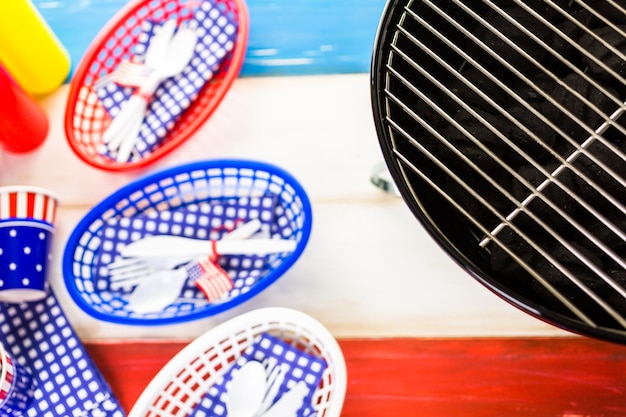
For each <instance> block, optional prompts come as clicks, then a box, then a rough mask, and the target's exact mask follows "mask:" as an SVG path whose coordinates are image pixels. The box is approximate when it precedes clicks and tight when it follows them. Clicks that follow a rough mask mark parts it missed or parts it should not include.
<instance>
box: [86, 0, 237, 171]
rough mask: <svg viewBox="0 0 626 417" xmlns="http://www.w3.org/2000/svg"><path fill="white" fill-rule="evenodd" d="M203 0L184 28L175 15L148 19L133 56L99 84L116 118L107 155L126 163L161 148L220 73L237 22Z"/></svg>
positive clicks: (106, 136) (105, 142)
mask: <svg viewBox="0 0 626 417" xmlns="http://www.w3.org/2000/svg"><path fill="white" fill-rule="evenodd" d="M199 4H200V7H199V8H198V9H197V10H196V11H195V13H194V15H193V18H192V19H189V20H186V21H184V22H183V23H182V24H181V25H180V26H179V27H178V28H177V26H176V25H177V24H176V20H175V19H173V18H171V19H170V20H167V21H165V23H163V24H162V25H159V24H158V23H156V22H154V21H150V20H145V21H143V22H142V25H141V26H142V32H143V34H144V36H143V37H141V38H140V40H139V41H138V43H137V45H135V48H134V49H135V51H136V52H135V54H136V55H135V56H134V57H133V59H132V60H128V59H127V60H125V61H122V62H121V63H120V65H119V66H118V67H117V68H115V70H114V71H113V72H111V73H109V74H108V75H106V76H104V77H102V78H101V79H100V80H98V82H97V83H96V94H97V96H98V98H99V99H100V101H101V103H102V105H103V106H104V108H105V109H106V110H107V112H108V113H109V115H110V116H111V117H112V121H111V123H110V124H109V126H107V127H106V128H105V131H104V133H103V135H102V146H101V147H100V149H99V152H100V153H101V154H102V155H106V156H107V157H109V158H111V159H114V160H115V161H116V162H118V163H122V164H124V163H127V162H131V161H136V160H137V159H141V158H143V157H145V156H147V154H149V153H151V152H152V151H154V150H156V148H157V147H159V144H160V143H161V141H163V140H164V139H165V138H166V136H167V135H168V132H169V131H170V130H172V129H174V126H175V125H176V123H177V121H178V118H179V117H181V116H182V115H183V113H184V112H185V110H186V109H187V108H188V107H190V106H191V105H192V103H193V102H194V100H196V98H197V97H198V95H199V94H200V93H201V89H202V88H203V86H204V84H205V83H206V82H207V81H208V80H210V79H211V78H212V77H213V75H214V74H215V73H216V72H218V71H219V68H220V65H221V62H222V60H224V59H225V58H226V56H227V54H228V53H229V52H230V51H231V50H232V49H233V47H234V43H235V36H236V33H237V26H236V24H235V22H233V21H232V16H229V15H228V13H226V12H225V11H223V10H221V9H220V8H219V7H216V6H215V5H213V4H212V3H211V2H210V1H203V2H201V3H199ZM222 13H225V14H224V15H222ZM145 38H147V39H148V40H147V41H145V40H144V39H145ZM142 50H143V52H142ZM142 61H143V62H142Z"/></svg>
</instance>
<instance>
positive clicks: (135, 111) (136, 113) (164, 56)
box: [103, 20, 197, 162]
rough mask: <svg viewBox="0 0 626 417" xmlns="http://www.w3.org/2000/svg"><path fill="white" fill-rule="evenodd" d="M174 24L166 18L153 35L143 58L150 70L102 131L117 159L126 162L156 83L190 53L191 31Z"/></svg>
mask: <svg viewBox="0 0 626 417" xmlns="http://www.w3.org/2000/svg"><path fill="white" fill-rule="evenodd" d="M174 28H175V21H172V20H170V21H167V22H166V23H165V24H164V25H163V26H162V27H161V30H160V31H159V32H157V34H156V35H155V36H154V38H153V40H152V42H151V43H150V46H149V47H148V50H147V52H146V62H145V66H146V67H147V68H148V69H150V70H151V72H149V74H148V75H147V77H146V79H145V81H144V82H143V83H142V84H141V85H140V86H139V88H138V89H137V91H136V92H135V93H134V94H133V95H132V96H131V97H130V99H129V100H128V101H127V102H125V103H124V105H123V106H122V108H121V109H120V111H119V113H118V114H117V116H115V118H114V119H113V122H112V123H111V125H109V128H108V129H107V130H106V131H105V133H104V136H103V141H104V143H105V144H106V145H107V147H108V148H109V150H117V155H116V159H117V161H118V162H126V161H128V159H129V158H130V155H131V152H132V150H133V147H134V146H135V142H136V141H137V138H138V135H139V130H140V129H141V125H142V123H143V120H144V117H145V115H146V110H147V108H148V105H149V103H150V102H151V101H152V98H153V95H154V92H155V91H156V89H157V87H158V86H159V85H160V84H161V83H162V82H163V81H164V80H166V79H167V78H170V77H173V76H175V75H177V74H179V73H181V72H182V71H183V70H184V69H185V67H186V66H187V65H188V64H189V60H190V59H191V57H192V55H193V52H194V48H195V46H196V41H197V36H196V33H195V31H194V30H192V29H189V28H180V29H178V31H177V32H176V33H175V34H174V33H173V32H174Z"/></svg>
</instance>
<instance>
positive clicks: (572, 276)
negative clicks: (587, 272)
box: [386, 63, 626, 329]
mask: <svg viewBox="0 0 626 417" xmlns="http://www.w3.org/2000/svg"><path fill="white" fill-rule="evenodd" d="M415 65H416V66H419V65H418V64H416V63H415ZM388 69H389V71H390V74H393V75H394V76H396V77H398V79H399V80H400V81H402V82H403V83H405V85H406V86H407V87H408V88H410V89H412V90H413V91H414V92H415V93H416V94H418V95H419V96H420V98H422V99H423V100H425V101H428V102H429V105H431V106H432V108H433V109H435V110H436V111H438V112H439V113H440V114H441V115H442V116H444V117H446V118H449V116H448V115H446V114H445V112H444V111H443V110H442V109H441V108H440V107H438V106H437V105H436V104H435V103H433V102H432V101H430V100H429V99H428V97H427V96H426V95H424V94H423V93H422V92H421V91H419V90H418V89H417V88H415V87H414V86H413V85H412V84H411V83H410V82H409V81H408V80H406V79H405V78H403V77H402V76H401V75H400V74H398V73H397V72H396V71H395V70H394V69H393V68H388ZM442 88H443V87H442ZM386 94H387V95H388V97H390V98H392V99H394V100H395V101H396V103H397V104H401V102H399V101H397V99H395V98H394V97H393V95H392V94H391V93H390V92H386ZM405 110H406V111H409V112H410V113H411V117H413V118H414V119H415V120H416V121H417V122H419V123H420V124H421V125H422V126H423V127H425V128H427V129H428V130H429V131H430V133H431V134H433V135H434V136H435V137H436V138H437V139H438V140H439V141H441V143H443V144H444V145H445V146H447V147H448V148H449V149H451V150H452V151H453V152H455V153H457V155H459V157H460V158H461V159H463V160H464V162H465V163H467V164H468V165H470V166H471V167H472V168H473V169H474V170H475V172H477V173H478V174H480V175H481V176H483V177H484V178H485V179H486V180H487V181H488V182H490V183H491V184H492V185H493V186H494V188H496V189H498V191H500V192H501V193H503V194H505V195H507V196H508V197H509V198H510V199H511V200H515V199H514V197H513V196H511V195H510V193H509V192H508V191H506V190H505V189H503V188H502V187H501V186H500V185H499V184H498V183H497V182H496V181H495V180H494V179H493V178H491V177H490V176H489V175H488V174H487V173H485V172H484V171H483V170H482V169H480V168H479V167H478V166H476V164H474V163H473V162H472V161H470V160H469V159H468V158H467V157H466V156H465V155H464V154H463V153H462V152H460V151H459V150H458V149H457V148H456V147H455V146H454V145H453V144H451V143H450V142H449V141H448V140H446V139H445V138H444V137H443V136H442V135H441V134H440V133H439V132H437V131H435V130H433V129H432V127H431V126H429V125H428V124H427V123H425V122H424V121H423V119H421V118H420V117H419V116H417V115H416V114H415V113H413V112H412V111H410V109H405ZM448 121H449V122H450V123H453V124H455V125H458V124H457V123H456V122H455V121H454V120H452V119H448ZM388 123H389V124H390V125H392V126H394V127H395V128H396V129H398V130H399V126H398V125H397V124H395V123H394V122H393V120H391V119H388ZM458 127H459V129H461V130H463V131H464V133H465V134H466V135H467V136H468V138H470V139H471V140H473V141H474V142H475V143H476V144H477V146H480V147H481V148H483V150H484V151H485V152H486V153H488V154H490V156H492V157H495V155H493V153H491V151H490V150H489V149H487V148H485V147H484V146H483V145H482V144H481V143H480V141H478V139H476V138H475V137H473V136H472V135H471V134H470V133H469V132H467V131H466V130H465V129H464V128H463V127H462V126H460V125H458ZM405 138H406V139H408V140H409V141H410V142H411V143H412V144H413V145H414V146H416V147H417V148H419V149H420V151H421V152H422V153H424V154H425V155H426V156H427V157H428V158H429V159H430V160H432V161H433V162H435V163H436V164H437V165H438V166H439V168H441V169H442V170H444V171H445V172H446V174H448V175H449V176H450V177H451V178H453V179H454V180H455V181H456V182H457V183H458V184H459V185H461V186H462V187H463V188H464V189H465V190H466V191H467V192H468V193H470V194H472V195H473V196H474V197H475V198H476V199H477V200H479V201H481V203H482V204H483V205H484V206H485V207H486V208H487V209H489V210H490V211H491V212H492V213H494V214H495V215H496V216H498V217H500V218H501V220H502V221H503V222H504V221H506V219H505V218H504V217H502V215H501V213H499V212H498V210H497V209H496V208H494V207H493V206H492V205H491V204H490V203H489V202H488V201H486V200H485V199H484V198H483V197H482V196H480V195H478V194H477V193H476V191H475V190H473V189H472V187H471V186H469V185H468V184H467V183H466V182H465V181H463V180H462V179H461V178H460V177H459V176H458V175H456V174H455V173H454V172H452V171H451V170H450V169H449V168H448V167H447V166H446V165H445V163H443V162H442V161H440V160H439V159H438V158H437V157H435V156H433V154H432V153H431V152H429V151H428V150H426V149H425V148H424V147H423V146H421V145H420V144H419V143H418V142H416V141H415V140H414V139H412V138H411V137H410V136H408V135H405ZM495 159H497V157H495ZM504 167H505V168H506V169H509V167H506V166H504ZM512 174H515V173H514V172H513V173H512ZM515 175H516V174H515ZM521 179H522V180H523V178H521ZM438 190H439V188H438ZM442 196H443V197H444V198H446V199H450V197H449V195H448V194H447V193H445V192H444V193H443V195H442ZM540 197H541V198H543V196H542V195H540ZM453 204H454V206H455V207H457V208H459V205H458V204H457V203H456V202H454V203H453ZM461 211H462V212H463V213H467V212H466V211H465V210H464V209H462V208H461ZM529 215H530V216H531V217H533V219H534V220H535V221H537V222H538V223H540V224H542V226H543V227H545V228H546V229H548V230H551V228H550V227H549V226H548V225H547V224H546V223H545V222H543V221H542V220H541V219H539V218H537V217H536V216H535V215H534V214H533V213H529ZM468 219H470V220H472V222H473V223H474V222H475V220H474V219H473V217H472V216H468ZM507 223H508V225H509V226H510V227H512V228H513V229H514V230H515V231H516V232H517V233H518V234H519V235H520V236H522V237H523V239H524V240H525V241H526V242H527V243H528V244H529V245H530V246H532V247H533V248H534V249H535V250H537V252H539V253H540V254H541V255H542V256H544V257H545V258H546V259H547V260H549V261H550V262H551V263H552V264H553V265H555V266H556V267H557V268H558V269H559V270H560V271H561V272H562V273H563V274H564V275H566V276H567V277H568V278H569V279H570V280H571V281H572V282H573V283H575V284H576V285H577V286H578V287H579V288H580V289H581V290H583V291H584V292H585V293H586V294H587V295H588V296H589V297H590V298H592V299H593V300H594V301H595V302H596V303H597V304H598V305H600V306H602V308H603V309H604V310H605V311H606V312H607V313H608V314H610V315H611V316H612V317H613V318H614V319H615V320H616V321H617V322H618V323H620V325H622V326H623V327H624V328H625V329H626V319H625V318H624V317H622V316H621V315H620V314H619V313H618V312H616V311H615V310H614V309H613V308H612V307H611V306H610V305H608V304H607V303H606V302H605V301H604V300H603V299H602V298H601V297H599V296H598V295H597V294H595V293H594V292H593V291H592V290H591V289H590V288H589V287H588V286H586V285H585V284H584V283H582V282H581V281H580V280H579V279H578V278H577V277H576V276H575V274H574V273H573V272H571V271H569V270H568V269H567V268H565V267H564V266H562V265H561V264H560V262H558V261H557V260H556V259H555V258H553V257H552V256H551V255H549V254H548V253H547V252H546V251H545V250H544V249H543V248H541V246H540V245H537V244H536V243H535V242H534V240H533V239H532V238H530V237H529V236H527V235H526V234H525V233H524V232H522V231H521V230H520V229H518V228H517V227H516V226H515V225H514V224H512V223H509V222H507ZM480 229H481V230H483V231H484V229H485V227H484V226H483V225H480ZM552 232H553V233H554V234H555V236H556V233H555V232H554V231H552ZM559 241H560V243H561V244H563V245H564V246H565V247H567V248H568V249H569V250H570V251H571V252H572V253H574V254H575V255H576V256H577V257H578V258H579V259H580V260H581V261H583V262H584V263H585V264H586V265H587V266H589V267H590V268H591V269H592V270H594V272H596V273H597V274H598V275H600V276H601V277H602V278H603V279H604V280H605V281H606V282H607V283H608V284H609V285H611V286H612V287H614V288H615V289H616V290H617V291H619V292H620V293H621V294H622V296H623V297H625V298H626V291H625V290H624V289H623V288H621V287H620V286H619V284H617V283H616V282H615V281H613V280H612V279H611V278H610V277H609V276H608V275H606V274H605V273H604V272H603V271H602V270H600V269H598V268H596V267H595V266H594V265H593V263H592V262H591V261H590V260H589V259H588V258H586V257H585V256H584V255H582V254H581V253H580V252H578V251H577V250H575V249H574V248H573V247H572V246H571V245H570V244H569V243H568V242H567V241H566V240H564V239H562V238H560V237H559ZM606 249H607V250H609V251H610V249H608V248H606ZM506 250H507V251H508V248H506ZM620 261H621V260H620ZM546 288H548V287H546ZM548 289H549V288H548ZM570 310H571V309H570ZM571 311H572V312H574V310H571Z"/></svg>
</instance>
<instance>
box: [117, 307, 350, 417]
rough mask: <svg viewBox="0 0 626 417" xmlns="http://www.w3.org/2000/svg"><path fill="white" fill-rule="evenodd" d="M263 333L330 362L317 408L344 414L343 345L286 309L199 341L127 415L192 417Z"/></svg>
mask: <svg viewBox="0 0 626 417" xmlns="http://www.w3.org/2000/svg"><path fill="white" fill-rule="evenodd" d="M263 333H266V334H270V335H272V336H275V337H278V338H280V339H282V340H284V341H286V342H287V343H289V344H291V345H292V346H295V347H297V348H299V349H301V350H303V351H304V352H307V353H309V354H312V355H315V356H318V357H320V358H323V359H324V360H325V361H326V364H327V368H326V370H325V372H324V374H323V376H322V380H321V382H320V385H319V386H318V388H317V391H316V392H315V394H314V395H313V401H312V406H313V408H314V409H315V411H316V413H317V417H339V416H340V415H341V410H342V408H343V402H344V399H345V395H346V387H347V372H346V364H345V360H344V357H343V353H342V351H341V348H340V347H339V344H338V343H337V341H336V340H335V338H334V337H333V336H332V334H331V333H330V332H329V331H328V329H326V327H324V326H323V325H322V324H321V323H320V322H319V321H317V320H315V319H314V318H312V317H310V316H309V315H307V314H305V313H303V312H300V311H297V310H292V309H288V308H283V307H268V308H261V309H257V310H253V311H250V312H248V313H244V314H242V315H240V316H237V317H235V318H233V319H230V320H229V321H226V322H224V323H222V324H220V325H218V326H217V327H215V328H213V329H211V330H209V331H208V332H206V333H204V334H203V335H201V336H200V337H198V338H197V339H195V340H194V341H193V342H191V343H190V344H189V345H187V346H186V347H185V348H183V349H182V350H181V351H180V352H179V353H178V354H177V355H176V356H174V358H172V359H171V360H170V361H169V362H168V363H167V364H166V365H165V366H164V367H163V368H162V369H161V371H160V372H159V373H158V374H157V375H156V376H155V377H154V378H153V379H152V381H151V382H150V384H148V386H147V387H146V389H145V390H144V392H143V393H142V394H141V396H140V397H139V399H138V400H137V402H136V403H135V405H134V407H133V409H132V410H131V411H130V413H129V415H128V417H148V416H149V417H182V416H188V415H190V414H191V413H192V411H193V410H194V408H195V407H196V406H197V405H198V404H199V403H200V401H201V400H202V398H203V396H204V395H205V393H206V392H207V391H208V389H209V388H210V387H211V386H212V385H214V384H215V383H216V382H217V381H218V380H219V379H220V378H221V377H222V376H223V375H224V374H225V373H226V372H227V371H228V369H229V368H230V366H231V365H232V364H233V363H234V362H235V361H236V360H237V358H238V357H239V356H241V354H242V353H243V352H244V351H245V350H246V349H247V348H248V347H249V346H251V345H252V344H253V343H254V341H255V340H256V338H257V337H258V336H259V335H261V334H263Z"/></svg>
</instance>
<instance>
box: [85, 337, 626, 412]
mask: <svg viewBox="0 0 626 417" xmlns="http://www.w3.org/2000/svg"><path fill="white" fill-rule="evenodd" d="M339 343H340V345H341V348H342V349H343V352H344V355H345V358H346V364H347V368H348V376H349V382H348V390H347V397H346V401H345V405H344V411H343V413H342V416H343V417H357V416H358V417H370V416H371V417H374V416H376V417H378V416H403V417H409V416H464V417H468V416H471V417H495V416H498V417H499V416H533V417H535V416H542V417H543V416H560V417H613V416H616V417H617V416H626V347H625V346H621V345H616V344H611V343H607V342H602V341H596V340H593V339H587V338H578V337H571V338H570V337H567V338H520V339H509V338H504V339H458V338H454V339H376V340H371V339H349V340H340V341H339ZM86 346H87V349H88V351H89V353H90V354H91V356H92V358H93V359H94V361H95V363H96V365H97V366H98V367H99V369H100V370H101V372H102V373H103V375H104V377H105V378H106V379H107V381H109V383H110V385H111V389H112V390H113V392H114V393H115V394H116V396H117V398H118V399H119V400H120V402H121V404H122V407H124V409H125V410H130V408H131V407H132V405H133V404H134V402H135V401H136V399H137V397H138V396H139V394H140V393H141V391H142V390H143V388H144V387H145V386H146V385H147V384H148V382H149V381H150V380H151V379H152V377H153V376H154V375H155V374H156V373H157V372H158V370H159V369H160V368H161V367H162V366H163V365H164V364H165V363H167V361H168V360H169V359H170V358H171V357H172V356H174V355H175V354H176V353H177V352H178V351H179V350H180V349H182V347H184V346H185V343H183V342H172V343H168V342H145V343H144V342H141V343H119V344H111V343H97V342H94V343H88V344H87V345H86Z"/></svg>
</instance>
